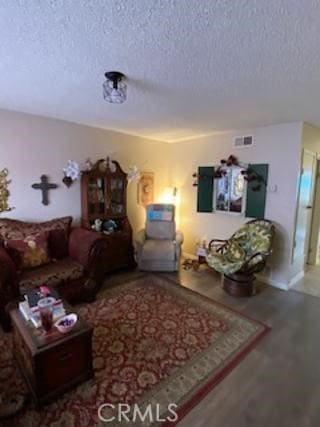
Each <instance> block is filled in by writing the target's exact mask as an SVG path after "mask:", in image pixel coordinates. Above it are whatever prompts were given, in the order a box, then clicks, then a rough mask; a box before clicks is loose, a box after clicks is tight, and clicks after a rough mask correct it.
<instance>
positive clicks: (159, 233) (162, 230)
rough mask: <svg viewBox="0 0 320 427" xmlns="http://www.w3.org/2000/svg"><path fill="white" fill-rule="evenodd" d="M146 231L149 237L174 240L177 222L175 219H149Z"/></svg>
mask: <svg viewBox="0 0 320 427" xmlns="http://www.w3.org/2000/svg"><path fill="white" fill-rule="evenodd" d="M145 232H146V237H147V238H148V239H164V240H170V239H171V240H174V238H175V234H176V223H175V222H173V221H172V222H171V221H147V223H146V230H145Z"/></svg>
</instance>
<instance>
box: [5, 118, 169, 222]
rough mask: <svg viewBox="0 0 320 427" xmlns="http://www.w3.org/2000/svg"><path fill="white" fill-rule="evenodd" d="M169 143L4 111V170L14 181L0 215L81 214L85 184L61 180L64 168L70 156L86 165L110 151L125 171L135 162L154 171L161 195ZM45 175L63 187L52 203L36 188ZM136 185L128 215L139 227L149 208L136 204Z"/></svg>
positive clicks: (43, 216) (130, 189)
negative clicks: (45, 203) (10, 208)
mask: <svg viewBox="0 0 320 427" xmlns="http://www.w3.org/2000/svg"><path fill="white" fill-rule="evenodd" d="M167 147H168V145H167V144H166V143H161V142H158V141H151V140H146V139H143V138H138V137H134V136H130V135H126V134H121V133H117V132H112V131H106V130H102V129H96V128H92V127H88V126H82V125H78V124H73V123H69V122H65V121H61V120H55V119H49V118H43V117H39V116H33V115H29V114H22V113H15V112H9V111H3V110H0V169H2V168H4V167H7V168H8V169H9V178H10V179H11V180H12V183H11V184H10V186H9V190H10V193H11V195H10V199H9V202H10V205H11V206H14V207H15V210H13V211H11V212H3V213H0V217H10V218H18V219H24V220H32V221H34V220H46V219H50V218H53V217H58V216H63V215H72V216H73V217H74V218H75V219H76V220H77V221H79V218H80V215H81V213H80V211H81V209H80V183H79V182H75V183H74V184H73V185H72V186H71V187H70V188H69V189H68V188H67V187H66V186H65V185H64V184H63V183H62V178H63V172H62V169H63V168H64V167H65V166H66V164H67V161H68V160H69V159H71V160H75V161H77V162H79V163H80V164H82V165H84V162H85V160H86V158H87V157H90V158H91V159H92V160H97V159H99V158H105V157H106V156H107V154H108V153H109V152H110V151H114V152H116V154H115V156H114V158H115V159H116V160H118V161H119V163H120V165H121V167H122V168H123V170H124V171H128V168H129V166H130V165H132V164H135V165H137V166H138V167H139V168H142V170H147V171H153V172H154V173H155V192H156V197H158V195H159V194H160V193H161V191H162V189H163V187H165V186H166V184H167V181H166V180H167V168H168V162H167V161H166V158H167V154H166V153H167ZM42 174H46V175H48V176H49V178H50V182H54V183H57V184H59V188H58V189H56V190H51V191H50V192H49V197H50V204H49V206H43V205H42V204H41V192H40V191H39V190H34V189H32V188H31V184H33V183H34V182H39V180H40V175H42ZM136 187H137V184H136V183H135V182H132V183H129V187H128V214H129V219H130V221H131V224H132V225H133V227H134V229H137V228H140V227H141V226H142V225H143V223H144V209H143V208H142V207H141V206H138V205H137V194H136Z"/></svg>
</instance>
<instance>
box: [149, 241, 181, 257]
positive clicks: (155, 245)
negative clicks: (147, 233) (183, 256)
mask: <svg viewBox="0 0 320 427" xmlns="http://www.w3.org/2000/svg"><path fill="white" fill-rule="evenodd" d="M175 257H176V245H175V243H174V242H173V241H172V240H152V239H149V240H146V242H145V244H144V246H143V248H142V253H141V259H144V260H161V261H174V260H175Z"/></svg>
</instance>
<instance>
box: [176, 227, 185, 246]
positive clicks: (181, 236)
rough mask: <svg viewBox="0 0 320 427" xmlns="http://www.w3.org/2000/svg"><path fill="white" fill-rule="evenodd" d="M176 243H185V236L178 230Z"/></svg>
mask: <svg viewBox="0 0 320 427" xmlns="http://www.w3.org/2000/svg"><path fill="white" fill-rule="evenodd" d="M175 241H176V243H177V244H178V245H182V243H183V241H184V236H183V233H182V231H179V230H177V232H176V238H175Z"/></svg>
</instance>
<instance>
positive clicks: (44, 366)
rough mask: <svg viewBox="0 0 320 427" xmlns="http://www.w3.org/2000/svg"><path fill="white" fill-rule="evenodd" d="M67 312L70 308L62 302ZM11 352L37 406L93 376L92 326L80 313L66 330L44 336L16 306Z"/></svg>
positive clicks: (13, 312) (53, 331)
mask: <svg viewBox="0 0 320 427" xmlns="http://www.w3.org/2000/svg"><path fill="white" fill-rule="evenodd" d="M64 306H65V309H66V311H67V312H71V311H73V310H72V309H71V307H70V306H69V305H68V304H67V303H65V302H64ZM10 316H11V320H12V327H13V340H14V356H15V358H16V361H17V364H18V366H19V368H20V370H21V373H22V375H23V376H24V378H25V380H26V382H27V385H28V387H29V390H30V392H31V394H32V397H33V400H34V402H35V404H36V405H37V406H40V405H43V404H46V403H49V402H50V401H52V400H53V399H55V398H57V397H59V396H60V395H61V394H62V393H64V392H65V391H67V390H69V389H70V388H72V387H75V386H76V385H77V384H79V383H81V382H83V381H86V380H88V379H90V378H92V377H93V368H92V331H93V330H92V328H91V327H90V326H89V325H88V324H87V323H86V322H85V321H84V320H83V319H81V318H80V317H78V322H77V324H76V325H75V326H74V328H73V329H72V330H71V331H70V332H69V333H67V334H61V333H60V332H59V331H58V330H57V329H55V328H54V329H53V330H52V332H50V333H49V334H48V335H47V336H45V335H43V332H42V329H41V328H39V329H36V328H35V327H34V326H33V325H32V324H31V322H27V321H26V320H25V319H24V317H23V316H22V314H21V313H20V311H19V309H14V310H11V312H10Z"/></svg>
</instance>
